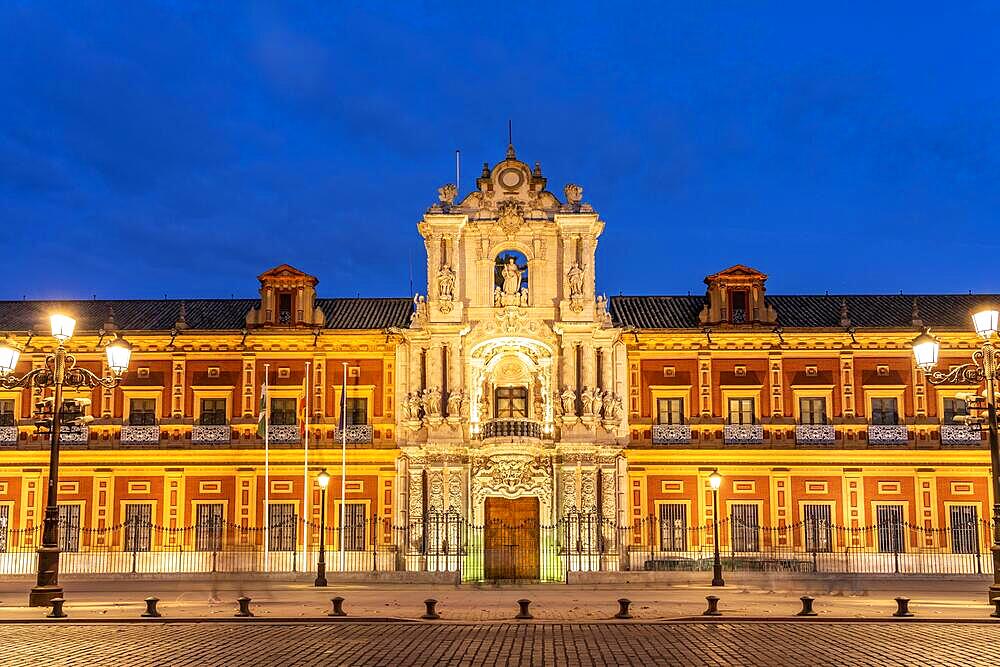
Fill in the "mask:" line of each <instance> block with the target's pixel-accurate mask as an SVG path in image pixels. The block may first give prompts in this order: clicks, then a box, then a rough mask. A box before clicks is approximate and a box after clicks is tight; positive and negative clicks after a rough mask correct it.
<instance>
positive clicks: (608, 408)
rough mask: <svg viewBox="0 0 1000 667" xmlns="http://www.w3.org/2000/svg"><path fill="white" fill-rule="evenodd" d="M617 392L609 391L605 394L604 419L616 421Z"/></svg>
mask: <svg viewBox="0 0 1000 667" xmlns="http://www.w3.org/2000/svg"><path fill="white" fill-rule="evenodd" d="M615 398H616V396H615V394H613V393H612V392H610V391H609V392H608V393H606V394H604V419H605V421H614V419H615Z"/></svg>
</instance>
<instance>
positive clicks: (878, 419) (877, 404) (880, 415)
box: [872, 398, 899, 425]
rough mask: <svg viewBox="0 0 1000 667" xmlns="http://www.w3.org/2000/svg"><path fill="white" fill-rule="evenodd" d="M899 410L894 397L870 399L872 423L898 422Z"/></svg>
mask: <svg viewBox="0 0 1000 667" xmlns="http://www.w3.org/2000/svg"><path fill="white" fill-rule="evenodd" d="M898 423H899V411H898V410H897V408H896V399H895V398H873V399H872V424H880V425H881V424H898Z"/></svg>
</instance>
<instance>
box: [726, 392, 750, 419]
mask: <svg viewBox="0 0 1000 667" xmlns="http://www.w3.org/2000/svg"><path fill="white" fill-rule="evenodd" d="M729 423H730V424H753V423H754V416H753V399H752V398H730V399H729Z"/></svg>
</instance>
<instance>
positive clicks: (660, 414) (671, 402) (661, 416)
mask: <svg viewBox="0 0 1000 667" xmlns="http://www.w3.org/2000/svg"><path fill="white" fill-rule="evenodd" d="M656 418H657V423H658V424H683V423H684V399H683V398H658V399H657V400H656Z"/></svg>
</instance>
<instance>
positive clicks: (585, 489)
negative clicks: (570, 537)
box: [580, 470, 597, 512]
mask: <svg viewBox="0 0 1000 667" xmlns="http://www.w3.org/2000/svg"><path fill="white" fill-rule="evenodd" d="M596 477H597V471H596V470H584V471H583V475H581V479H580V510H581V511H583V512H592V511H594V510H596V509H597V493H596V491H595V481H596Z"/></svg>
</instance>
